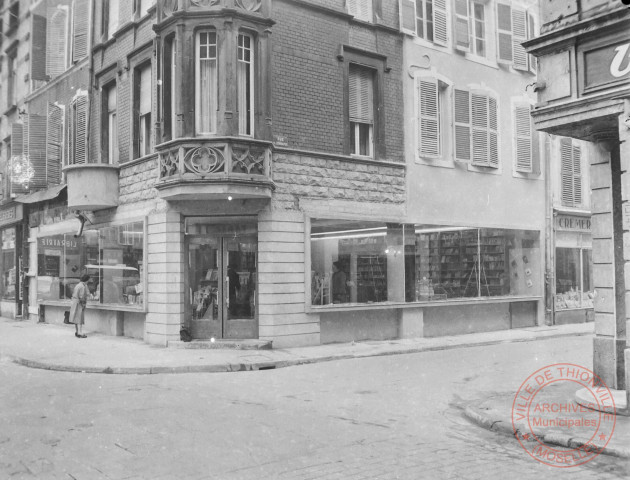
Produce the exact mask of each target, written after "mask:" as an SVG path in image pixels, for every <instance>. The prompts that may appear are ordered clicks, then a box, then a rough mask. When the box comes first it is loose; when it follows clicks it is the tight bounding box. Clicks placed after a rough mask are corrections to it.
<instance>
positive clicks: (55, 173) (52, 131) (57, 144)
mask: <svg viewBox="0 0 630 480" xmlns="http://www.w3.org/2000/svg"><path fill="white" fill-rule="evenodd" d="M62 158H63V108H61V107H59V106H57V105H53V104H51V103H49V104H48V125H47V129H46V183H47V184H48V185H59V184H60V183H61V165H62Z"/></svg>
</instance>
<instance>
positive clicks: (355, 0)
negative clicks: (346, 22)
mask: <svg viewBox="0 0 630 480" xmlns="http://www.w3.org/2000/svg"><path fill="white" fill-rule="evenodd" d="M372 1H373V0H348V2H347V5H348V13H349V14H350V15H353V16H354V17H355V18H356V19H357V20H363V21H364V22H372Z"/></svg>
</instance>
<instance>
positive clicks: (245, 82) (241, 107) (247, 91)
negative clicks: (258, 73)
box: [236, 33, 254, 135]
mask: <svg viewBox="0 0 630 480" xmlns="http://www.w3.org/2000/svg"><path fill="white" fill-rule="evenodd" d="M253 48H254V39H253V37H252V35H250V34H248V33H239V35H238V58H237V67H236V69H237V70H236V80H237V108H238V133H239V134H240V135H253V134H254V54H253Z"/></svg>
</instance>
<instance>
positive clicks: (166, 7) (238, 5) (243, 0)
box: [159, 0, 270, 20]
mask: <svg viewBox="0 0 630 480" xmlns="http://www.w3.org/2000/svg"><path fill="white" fill-rule="evenodd" d="M269 4H270V0H161V1H160V3H159V6H160V18H161V20H164V19H165V18H168V17H170V16H172V15H173V14H174V13H176V12H195V11H204V10H205V11H207V10H210V9H217V10H218V9H223V8H228V9H234V10H236V11H239V10H240V11H243V12H248V13H260V14H262V15H263V16H268V15H267V14H268V12H269Z"/></svg>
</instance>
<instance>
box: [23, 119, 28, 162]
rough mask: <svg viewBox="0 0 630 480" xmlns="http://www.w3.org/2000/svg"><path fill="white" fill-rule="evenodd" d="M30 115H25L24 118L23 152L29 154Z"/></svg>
mask: <svg viewBox="0 0 630 480" xmlns="http://www.w3.org/2000/svg"><path fill="white" fill-rule="evenodd" d="M28 120H29V115H28V114H27V115H24V119H23V120H22V153H23V154H24V155H27V156H28V147H29V144H28V130H29V121H28Z"/></svg>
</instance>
